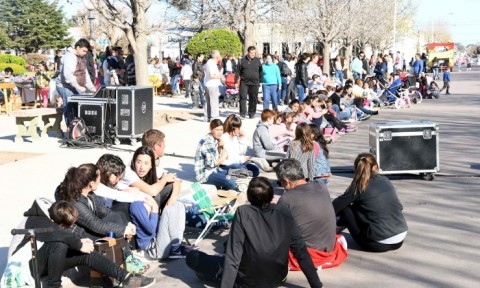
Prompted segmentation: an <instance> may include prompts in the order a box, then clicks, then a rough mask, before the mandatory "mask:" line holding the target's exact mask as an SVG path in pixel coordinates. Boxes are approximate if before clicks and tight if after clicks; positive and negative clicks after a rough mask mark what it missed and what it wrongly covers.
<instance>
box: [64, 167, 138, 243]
mask: <svg viewBox="0 0 480 288" xmlns="http://www.w3.org/2000/svg"><path fill="white" fill-rule="evenodd" d="M99 184H100V171H98V169H97V167H96V166H95V165H94V164H91V163H88V164H82V165H80V166H78V167H72V168H70V169H68V172H67V174H66V175H65V178H64V180H63V181H62V183H60V185H59V186H58V187H57V190H56V192H55V199H56V200H57V201H58V200H65V201H69V202H71V203H72V204H73V205H74V206H75V208H77V210H78V219H77V225H78V226H80V227H82V228H83V229H85V232H86V233H87V234H88V236H89V238H91V239H93V240H96V239H98V238H102V237H105V235H107V233H108V232H114V233H115V235H117V237H123V236H125V238H127V239H131V238H132V237H133V236H134V235H135V234H136V227H135V225H133V224H132V223H130V222H128V220H127V219H125V217H122V216H123V215H122V214H120V213H116V212H114V211H112V210H110V209H109V208H108V207H106V206H105V204H104V203H103V201H102V199H100V198H99V197H98V196H97V195H95V193H93V191H95V190H96V189H97V187H98V185H99Z"/></svg>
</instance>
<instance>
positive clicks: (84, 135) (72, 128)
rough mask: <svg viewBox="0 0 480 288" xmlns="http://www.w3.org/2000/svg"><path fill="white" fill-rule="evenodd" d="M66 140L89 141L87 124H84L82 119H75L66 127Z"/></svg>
mask: <svg viewBox="0 0 480 288" xmlns="http://www.w3.org/2000/svg"><path fill="white" fill-rule="evenodd" d="M68 139H69V140H78V141H86V142H89V141H90V135H89V134H88V130H87V124H85V120H83V118H80V117H75V118H73V120H72V122H70V125H68Z"/></svg>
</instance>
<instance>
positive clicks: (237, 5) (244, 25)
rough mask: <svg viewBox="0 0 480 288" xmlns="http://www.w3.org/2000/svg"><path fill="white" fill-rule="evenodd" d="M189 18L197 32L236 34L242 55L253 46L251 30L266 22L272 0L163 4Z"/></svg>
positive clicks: (183, 0)
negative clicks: (224, 29)
mask: <svg viewBox="0 0 480 288" xmlns="http://www.w3.org/2000/svg"><path fill="white" fill-rule="evenodd" d="M166 1H167V2H168V3H170V4H171V5H173V6H175V7H177V8H178V9H179V10H181V11H184V12H186V13H188V14H189V15H191V19H192V21H194V22H195V23H196V24H197V26H198V27H199V28H201V29H204V28H205V27H228V28H229V29H231V30H232V31H236V32H237V34H238V36H239V37H240V41H241V43H242V44H243V50H244V53H246V51H247V48H248V46H255V35H254V27H255V23H257V22H258V21H260V20H265V19H270V18H271V16H272V11H273V8H274V7H279V8H280V7H284V6H283V4H282V5H278V3H276V2H274V1H273V0H210V1H207V0H166Z"/></svg>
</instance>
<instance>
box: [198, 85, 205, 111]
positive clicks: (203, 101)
mask: <svg viewBox="0 0 480 288" xmlns="http://www.w3.org/2000/svg"><path fill="white" fill-rule="evenodd" d="M200 85H202V90H201V91H200V93H199V96H200V104H202V106H205V82H203V80H202V81H200Z"/></svg>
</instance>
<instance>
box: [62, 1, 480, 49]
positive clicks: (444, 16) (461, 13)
mask: <svg viewBox="0 0 480 288" xmlns="http://www.w3.org/2000/svg"><path fill="white" fill-rule="evenodd" d="M386 1H391V2H392V5H393V1H395V0H386ZM59 2H60V3H61V4H63V5H64V12H65V13H66V14H67V17H71V16H72V15H74V14H75V12H76V10H77V9H80V8H82V6H83V0H60V1H59ZM413 2H414V3H415V5H417V7H418V8H417V13H416V17H415V27H416V28H423V29H425V28H426V29H431V27H432V23H436V22H439V21H443V22H444V23H447V24H448V30H449V32H450V34H451V35H452V37H453V42H460V43H462V44H463V45H468V44H475V43H480V0H418V1H417V0H413ZM155 5H156V6H157V5H158V4H155ZM152 8H153V7H152ZM423 29H422V30H423Z"/></svg>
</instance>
